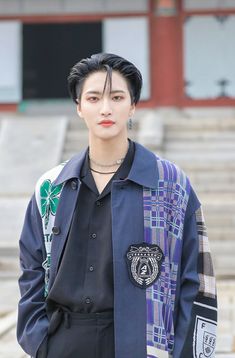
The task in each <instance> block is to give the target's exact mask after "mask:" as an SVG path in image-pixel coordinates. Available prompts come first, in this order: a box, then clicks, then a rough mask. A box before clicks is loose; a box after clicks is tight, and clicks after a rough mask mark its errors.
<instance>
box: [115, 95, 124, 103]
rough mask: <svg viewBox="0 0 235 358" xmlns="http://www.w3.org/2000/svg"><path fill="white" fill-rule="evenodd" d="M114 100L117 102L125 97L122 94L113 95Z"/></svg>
mask: <svg viewBox="0 0 235 358" xmlns="http://www.w3.org/2000/svg"><path fill="white" fill-rule="evenodd" d="M112 99H113V101H115V102H120V101H121V100H122V99H123V97H122V96H113V98H112Z"/></svg>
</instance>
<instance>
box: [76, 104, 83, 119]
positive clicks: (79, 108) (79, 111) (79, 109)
mask: <svg viewBox="0 0 235 358" xmlns="http://www.w3.org/2000/svg"><path fill="white" fill-rule="evenodd" d="M77 114H78V115H79V117H80V118H82V112H81V106H80V103H79V102H77Z"/></svg>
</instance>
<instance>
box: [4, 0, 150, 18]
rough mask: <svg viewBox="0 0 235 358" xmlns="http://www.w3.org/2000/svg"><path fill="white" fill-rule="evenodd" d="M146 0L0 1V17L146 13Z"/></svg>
mask: <svg viewBox="0 0 235 358" xmlns="http://www.w3.org/2000/svg"><path fill="white" fill-rule="evenodd" d="M147 9H148V0H40V1H35V0H0V15H1V16H2V15H6V16H8V15H44V14H45V15H56V14H61V15H62V14H63V15H64V14H71V13H72V14H85V13H88V14H91V13H92V14H94V13H96V14H99V13H117V12H118V13H119V12H120V13H126V12H134V13H138V12H146V11H147Z"/></svg>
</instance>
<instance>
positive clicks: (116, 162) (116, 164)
mask: <svg viewBox="0 0 235 358" xmlns="http://www.w3.org/2000/svg"><path fill="white" fill-rule="evenodd" d="M129 145H130V144H129V143H128V148H127V151H126V154H127V152H128V149H129ZM126 154H125V156H126ZM125 156H124V157H123V158H120V159H117V160H115V162H113V163H112V164H101V163H98V162H97V161H96V160H94V159H92V158H91V156H90V153H88V158H89V160H90V163H93V164H95V165H97V166H98V167H100V168H111V167H114V166H118V165H120V164H122V163H123V161H124V159H125ZM93 171H94V169H93ZM97 173H98V172H97ZM112 173H113V172H112ZM100 174H102V172H101V173H100ZM104 174H106V173H104ZM110 174H111V172H110Z"/></svg>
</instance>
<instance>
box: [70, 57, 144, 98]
mask: <svg viewBox="0 0 235 358" xmlns="http://www.w3.org/2000/svg"><path fill="white" fill-rule="evenodd" d="M97 71H105V72H107V76H106V80H105V84H104V91H105V88H106V86H107V83H109V86H110V89H111V87H112V71H117V72H119V73H120V74H121V75H122V76H123V77H124V78H125V79H126V81H127V85H128V89H129V92H130V96H131V103H132V104H133V103H134V104H137V103H138V101H139V99H140V93H141V88H142V75H141V73H140V71H139V70H138V68H136V66H135V65H134V64H133V63H131V62H129V61H128V60H126V59H124V58H123V57H120V56H117V55H114V54H110V53H97V54H94V55H92V56H91V57H88V58H84V59H82V60H81V61H79V62H78V63H76V64H75V65H74V66H73V67H72V69H71V71H70V74H69V76H68V89H69V93H70V95H71V97H72V99H73V101H74V102H75V103H76V104H77V103H78V102H79V100H80V98H81V92H82V88H83V84H84V81H85V79H86V78H87V77H88V76H89V75H90V74H91V73H94V72H97Z"/></svg>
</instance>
